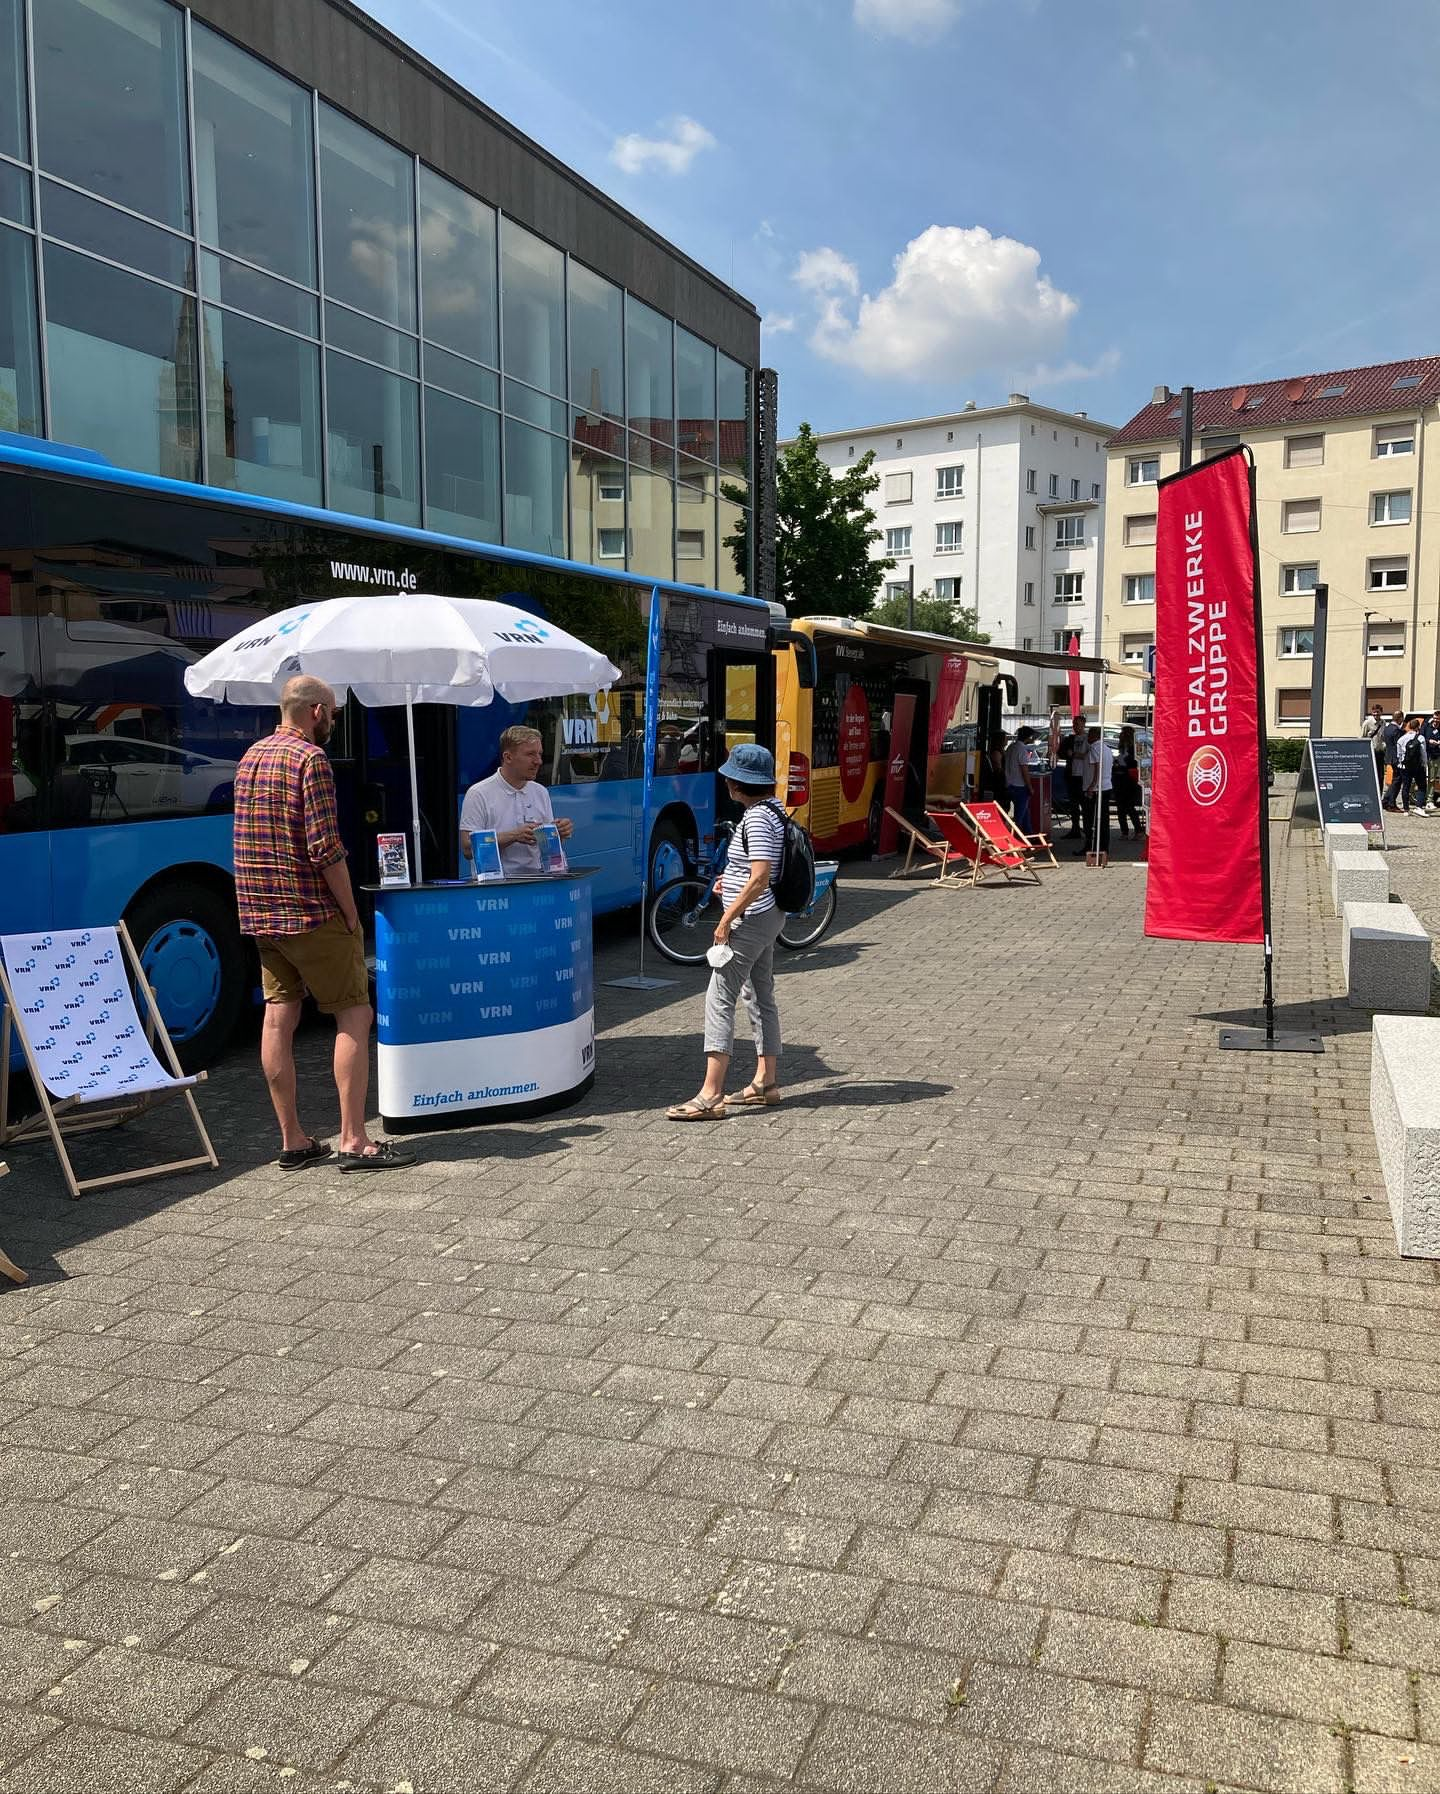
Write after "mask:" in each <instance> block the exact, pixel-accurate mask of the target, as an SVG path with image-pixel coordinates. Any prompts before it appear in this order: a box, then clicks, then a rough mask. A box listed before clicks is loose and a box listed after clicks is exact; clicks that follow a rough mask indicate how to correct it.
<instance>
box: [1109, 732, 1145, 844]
mask: <svg viewBox="0 0 1440 1794" xmlns="http://www.w3.org/2000/svg"><path fill="white" fill-rule="evenodd" d="M1114 779H1115V820H1116V821H1117V822H1118V823H1119V824H1120V835H1121V838H1122V839H1123V840H1126V841H1128V840H1129V839H1130V831H1131V829H1132V828H1133V829H1134V831H1135V833H1136V834H1137V835H1138V834H1140V832H1141V829H1140V761H1139V759H1138V758H1137V756H1136V753H1135V731H1134V729H1133V728H1132V727H1131V726H1130V725H1129V724H1128V723H1127V724H1126V725H1125V727H1124V728H1123V729H1122V730H1121V731H1120V749H1119V752H1118V753H1117V754H1116V756H1115V768H1114Z"/></svg>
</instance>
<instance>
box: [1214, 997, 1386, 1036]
mask: <svg viewBox="0 0 1440 1794" xmlns="http://www.w3.org/2000/svg"><path fill="white" fill-rule="evenodd" d="M1195 1019H1196V1021H1197V1022H1218V1023H1219V1024H1220V1025H1221V1026H1222V1027H1226V1028H1263V1027H1264V1026H1265V1011H1264V1009H1263V1008H1261V1007H1259V1006H1258V1005H1257V1006H1256V1007H1255V1008H1253V1009H1217V1010H1207V1011H1205V1012H1204V1013H1203V1014H1202V1013H1199V1012H1197V1014H1196V1016H1195ZM1373 1020H1374V1017H1373V1016H1372V1015H1371V1014H1370V1011H1369V1010H1368V1009H1351V1008H1350V1007H1349V1006H1348V1004H1346V1003H1344V1002H1343V1001H1342V1002H1339V1003H1277V1004H1276V1005H1275V1031H1276V1033H1277V1034H1319V1035H1322V1036H1324V1037H1326V1038H1333V1039H1338V1038H1339V1037H1340V1036H1341V1035H1345V1034H1368V1033H1369V1032H1370V1024H1371V1022H1372V1021H1373Z"/></svg>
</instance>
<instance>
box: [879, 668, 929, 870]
mask: <svg viewBox="0 0 1440 1794" xmlns="http://www.w3.org/2000/svg"><path fill="white" fill-rule="evenodd" d="M889 716H890V731H889V734H888V736H887V738H886V765H885V769H884V772H883V773H882V775H881V786H880V792H879V794H878V795H879V797H880V802H881V805H882V807H893V808H894V809H897V810H899V811H900V812H901V814H902V815H904V816H908V817H909V818H910V820H911V821H912V822H915V823H918V822H920V821H921V820H922V818H923V817H924V814H925V799H926V797H927V796H928V795H929V792H928V789H927V787H928V784H929V778H930V754H929V744H930V684H929V681H928V680H922V679H904V678H899V679H896V681H895V686H894V690H893V692H892V693H891V697H890V709H889ZM877 838H878V839H879V840H880V841H881V849H880V851H881V852H882V853H884V852H889V851H892V850H893V849H892V848H889V847H886V846H885V844H884V839H885V830H884V827H883V822H882V826H881V828H880V829H879V830H875V829H872V831H871V839H872V841H873V840H875V839H877Z"/></svg>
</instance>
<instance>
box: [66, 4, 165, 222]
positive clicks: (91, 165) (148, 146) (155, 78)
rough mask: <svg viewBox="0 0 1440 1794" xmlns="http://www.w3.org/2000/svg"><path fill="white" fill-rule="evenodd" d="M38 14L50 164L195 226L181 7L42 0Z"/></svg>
mask: <svg viewBox="0 0 1440 1794" xmlns="http://www.w3.org/2000/svg"><path fill="white" fill-rule="evenodd" d="M35 18H36V31H35V96H36V109H37V112H38V115H39V116H38V131H37V136H38V140H39V159H40V165H41V167H42V168H44V169H45V170H46V171H47V172H48V173H50V174H56V175H59V176H60V178H61V179H62V180H66V181H73V182H74V183H75V185H76V186H77V187H86V188H88V189H89V190H90V191H91V192H92V193H99V194H102V195H103V196H104V197H105V198H106V199H113V200H114V201H115V202H116V203H117V205H122V206H129V207H130V209H131V210H132V211H134V212H143V213H144V215H145V216H146V217H147V218H158V219H159V220H160V221H161V222H162V223H163V224H173V225H174V226H175V227H176V229H177V230H188V229H189V227H190V180H189V170H190V153H189V147H188V145H187V143H186V139H185V76H184V44H183V18H184V15H183V14H182V13H181V11H180V9H179V7H177V6H170V5H168V4H166V0H41V3H40V4H38V5H37V6H36V8H35Z"/></svg>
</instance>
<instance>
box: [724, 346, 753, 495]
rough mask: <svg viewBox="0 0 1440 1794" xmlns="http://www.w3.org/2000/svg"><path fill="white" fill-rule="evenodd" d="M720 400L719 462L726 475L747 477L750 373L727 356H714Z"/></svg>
mask: <svg viewBox="0 0 1440 1794" xmlns="http://www.w3.org/2000/svg"><path fill="white" fill-rule="evenodd" d="M716 360H717V365H718V373H717V378H716V384H717V387H718V392H719V400H720V433H719V448H720V465H721V466H722V467H723V468H724V469H725V471H726V473H727V474H728V475H731V476H732V477H733V476H738V477H739V478H740V479H742V480H748V479H749V477H750V372H749V369H748V368H744V367H742V366H741V365H740V363H739V362H738V361H732V360H731V359H730V357H729V356H728V355H718V356H717V357H716Z"/></svg>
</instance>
